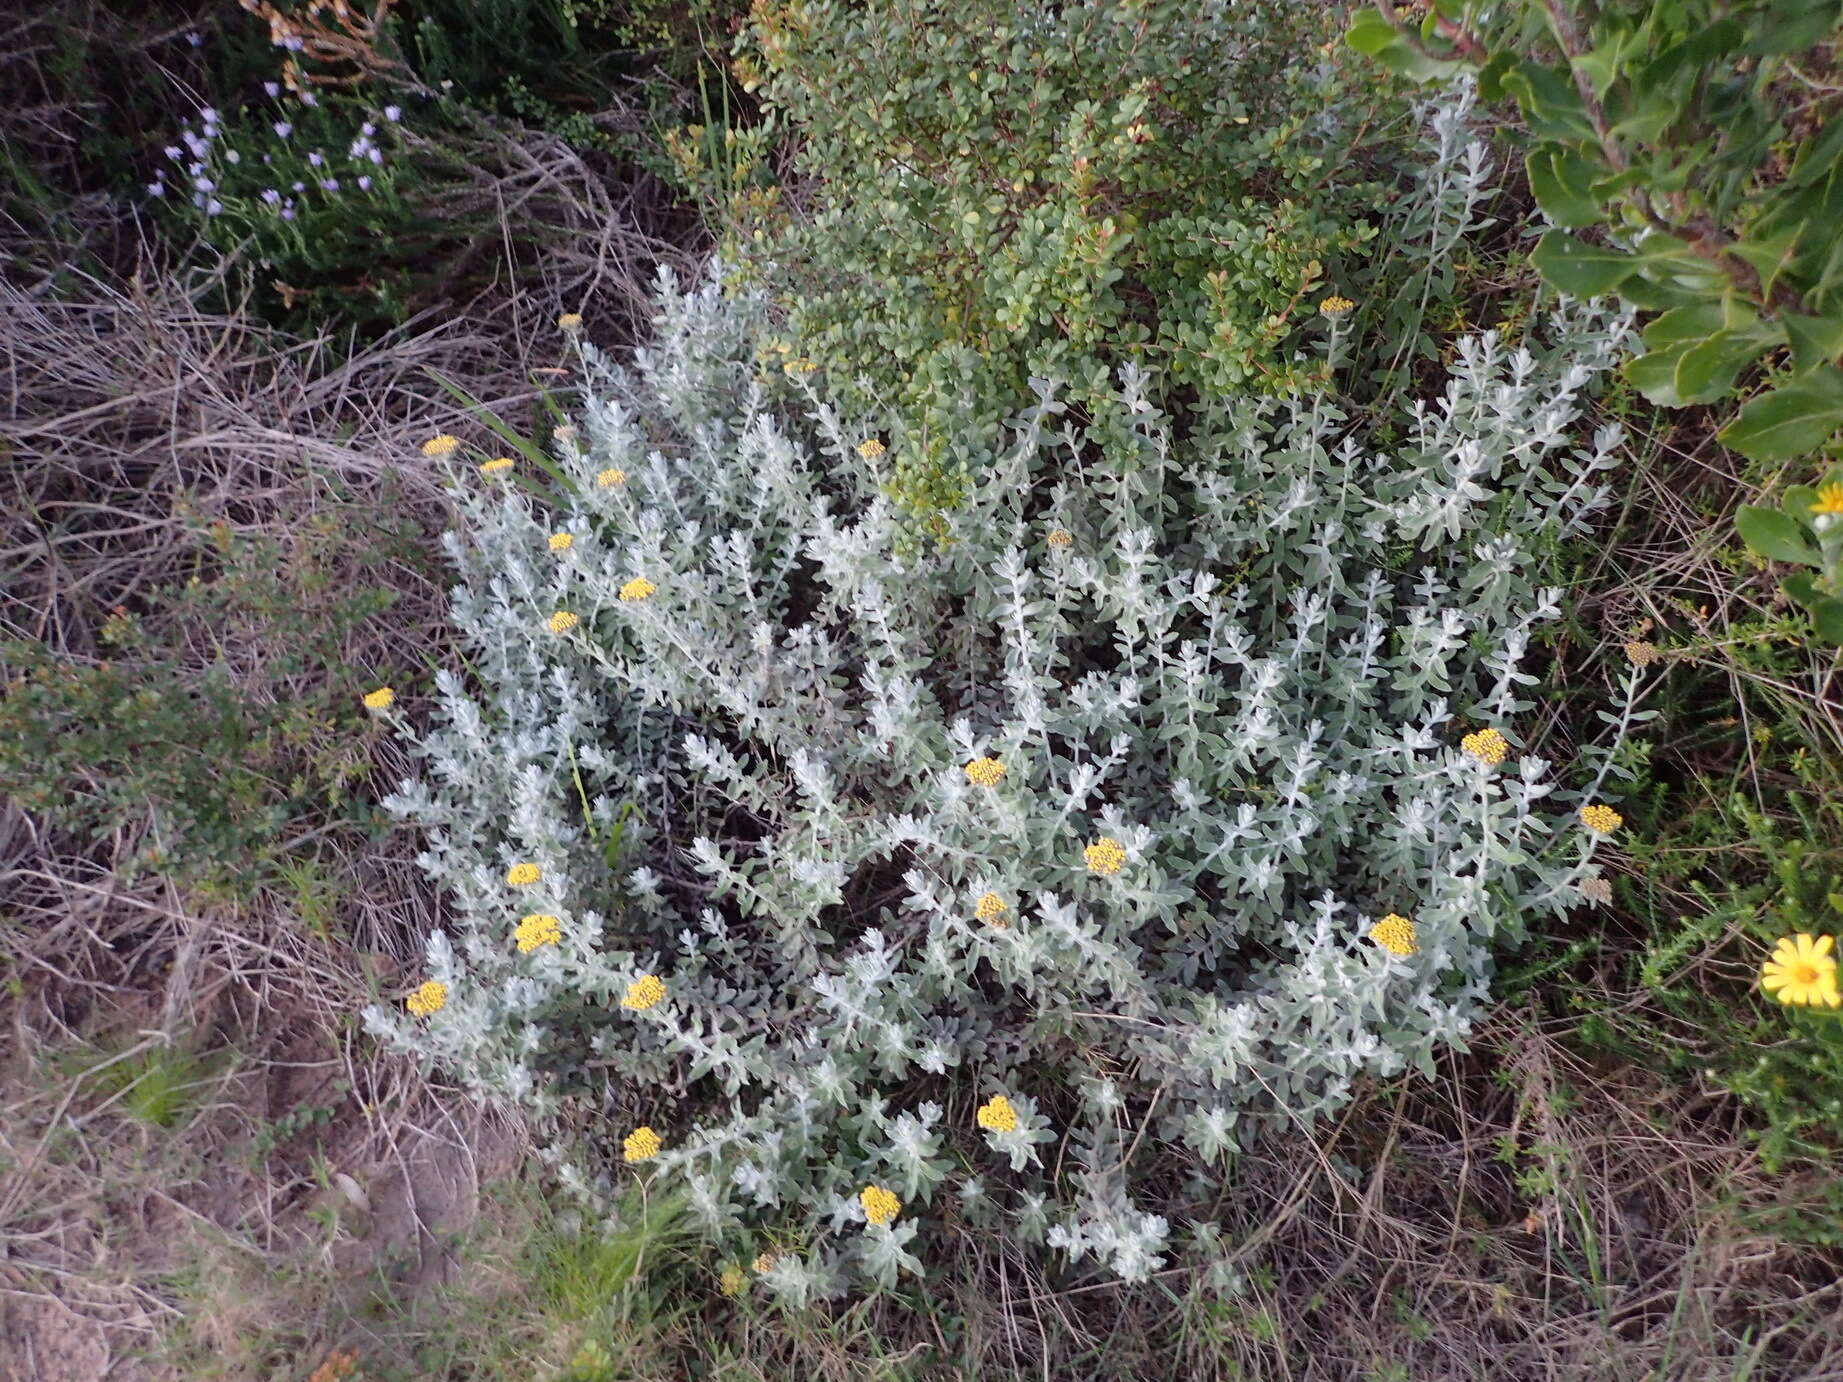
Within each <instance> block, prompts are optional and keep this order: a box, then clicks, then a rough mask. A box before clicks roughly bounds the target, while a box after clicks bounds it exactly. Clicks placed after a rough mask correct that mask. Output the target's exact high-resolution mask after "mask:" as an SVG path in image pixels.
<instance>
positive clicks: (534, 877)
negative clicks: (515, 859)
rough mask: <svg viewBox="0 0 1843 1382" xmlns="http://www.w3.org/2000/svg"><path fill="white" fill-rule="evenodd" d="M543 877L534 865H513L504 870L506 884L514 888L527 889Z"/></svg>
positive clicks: (539, 869) (540, 870)
mask: <svg viewBox="0 0 1843 1382" xmlns="http://www.w3.org/2000/svg"><path fill="white" fill-rule="evenodd" d="M543 876H544V870H543V869H541V868H539V867H538V866H537V865H536V864H514V865H512V867H511V868H509V869H507V870H506V882H508V883H510V884H511V885H512V886H513V887H515V888H528V887H530V886H531V885H532V884H533V883H535V882H537V881H538V879H540V878H542V877H543Z"/></svg>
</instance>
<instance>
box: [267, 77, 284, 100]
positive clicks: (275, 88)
mask: <svg viewBox="0 0 1843 1382" xmlns="http://www.w3.org/2000/svg"><path fill="white" fill-rule="evenodd" d="M262 89H263V90H264V91H266V92H268V93H269V99H270V100H271V101H273V100H275V99H276V98H277V97H278V96H280V95H281V94H282V88H281V85H280V84H279V83H277V82H264V83H263V84H262Z"/></svg>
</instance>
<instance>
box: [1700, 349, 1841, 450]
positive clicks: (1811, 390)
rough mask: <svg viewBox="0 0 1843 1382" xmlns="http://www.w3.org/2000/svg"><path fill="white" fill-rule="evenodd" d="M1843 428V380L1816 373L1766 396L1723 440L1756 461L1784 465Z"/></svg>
mask: <svg viewBox="0 0 1843 1382" xmlns="http://www.w3.org/2000/svg"><path fill="white" fill-rule="evenodd" d="M1839 426H1843V376H1840V375H1839V374H1838V372H1837V371H1836V370H1834V369H1823V370H1814V371H1813V372H1812V373H1810V374H1806V375H1801V376H1800V377H1798V378H1796V379H1794V380H1793V381H1792V382H1791V383H1789V384H1786V385H1784V386H1782V387H1780V388H1777V389H1774V390H1772V391H1771V392H1770V393H1763V394H1760V395H1759V396H1757V397H1756V398H1754V399H1753V400H1751V401H1750V402H1749V403H1748V404H1747V406H1746V407H1745V408H1742V409H1741V412H1740V416H1739V417H1737V418H1735V419H1734V421H1733V422H1730V423H1729V424H1728V425H1727V426H1726V427H1724V428H1722V430H1721V434H1720V435H1721V439H1722V441H1723V442H1724V443H1726V444H1727V445H1728V446H1731V447H1733V448H1734V449H1735V450H1736V451H1738V452H1740V453H1741V455H1743V456H1745V457H1747V458H1748V459H1749V460H1754V461H1783V460H1789V459H1790V458H1792V457H1794V456H1801V455H1804V454H1805V453H1806V452H1808V451H1815V450H1816V449H1817V448H1818V447H1820V446H1822V445H1823V444H1824V443H1825V442H1827V441H1829V440H1830V437H1831V434H1832V433H1834V432H1835V431H1836V430H1837V428H1838V427H1839Z"/></svg>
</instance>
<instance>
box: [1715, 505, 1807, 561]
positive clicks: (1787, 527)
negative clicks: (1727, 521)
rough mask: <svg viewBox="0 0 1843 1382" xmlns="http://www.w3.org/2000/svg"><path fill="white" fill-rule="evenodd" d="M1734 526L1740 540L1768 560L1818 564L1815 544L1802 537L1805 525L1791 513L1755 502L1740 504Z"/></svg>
mask: <svg viewBox="0 0 1843 1382" xmlns="http://www.w3.org/2000/svg"><path fill="white" fill-rule="evenodd" d="M1734 526H1735V529H1736V530H1737V531H1738V532H1739V533H1740V535H1741V541H1742V542H1744V543H1746V544H1747V545H1748V546H1749V547H1750V548H1752V549H1753V550H1754V551H1756V552H1758V553H1759V554H1760V555H1761V556H1763V557H1766V558H1767V559H1768V560H1771V561H1789V562H1795V563H1797V564H1799V565H1802V566H1815V565H1817V559H1818V558H1817V548H1815V547H1813V546H1812V545H1811V544H1810V543H1809V542H1807V541H1806V540H1805V532H1804V529H1803V528H1800V527H1799V526H1798V520H1797V519H1795V518H1793V517H1792V516H1791V515H1790V514H1787V513H1781V512H1780V511H1779V510H1778V509H1766V508H1762V507H1760V506H1759V505H1758V504H1742V505H1741V511H1740V513H1738V514H1736V515H1735V518H1734Z"/></svg>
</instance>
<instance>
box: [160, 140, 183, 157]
mask: <svg viewBox="0 0 1843 1382" xmlns="http://www.w3.org/2000/svg"><path fill="white" fill-rule="evenodd" d="M160 152H161V153H163V154H165V155H166V156H167V157H168V158H170V159H174V160H177V159H178V158H179V157H180V155H181V154H182V153H184V152H185V151H184V150H183V149H181V148H180V147H179V146H178V145H177V144H168V145H167V146H166V147H165V148H164V149H162V150H161V151H160Z"/></svg>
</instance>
